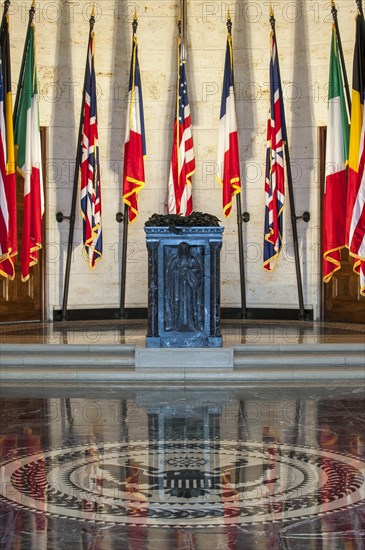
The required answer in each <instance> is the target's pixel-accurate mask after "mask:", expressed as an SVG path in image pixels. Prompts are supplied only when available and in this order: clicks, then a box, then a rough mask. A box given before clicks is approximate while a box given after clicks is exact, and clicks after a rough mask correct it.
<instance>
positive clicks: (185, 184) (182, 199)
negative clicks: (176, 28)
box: [168, 36, 195, 216]
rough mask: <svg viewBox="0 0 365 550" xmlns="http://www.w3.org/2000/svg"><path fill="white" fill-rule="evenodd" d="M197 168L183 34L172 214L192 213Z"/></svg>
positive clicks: (170, 201)
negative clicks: (192, 183)
mask: <svg viewBox="0 0 365 550" xmlns="http://www.w3.org/2000/svg"><path fill="white" fill-rule="evenodd" d="M194 172H195V157H194V149H193V137H192V133H191V118H190V105H189V98H188V88H187V83H186V75H185V63H184V62H182V61H181V38H180V36H179V41H178V77H177V86H176V115H175V122H174V141H173V144H172V155H171V167H170V176H169V185H168V211H169V214H182V215H183V216H188V215H189V214H191V212H192V210H193V197H192V193H191V176H192V174H194Z"/></svg>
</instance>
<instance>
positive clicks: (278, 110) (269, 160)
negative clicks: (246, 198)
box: [264, 33, 286, 271]
mask: <svg viewBox="0 0 365 550" xmlns="http://www.w3.org/2000/svg"><path fill="white" fill-rule="evenodd" d="M285 141H286V126H285V114H284V103H283V93H282V89H281V79H280V69H279V60H278V55H277V47H276V37H275V34H274V33H271V60H270V110H269V118H268V121H267V152H266V175H265V234H264V237H265V238H264V269H266V270H267V271H271V270H273V269H274V267H275V263H276V260H277V258H278V255H279V253H280V250H281V247H282V234H283V209H284V199H285V185H284V154H283V142H285Z"/></svg>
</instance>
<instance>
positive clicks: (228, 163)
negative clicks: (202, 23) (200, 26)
mask: <svg viewBox="0 0 365 550" xmlns="http://www.w3.org/2000/svg"><path fill="white" fill-rule="evenodd" d="M216 178H217V180H218V181H219V183H221V185H222V187H223V212H224V215H225V216H226V217H227V218H228V216H229V215H230V214H231V211H232V197H233V195H236V194H237V193H240V191H241V178H240V161H239V154H238V136H237V120H236V108H235V98H234V78H233V50H232V36H231V33H230V32H229V33H228V36H227V49H226V60H225V66H224V80H223V91H222V103H221V114H220V120H219V140H218V173H217V176H216Z"/></svg>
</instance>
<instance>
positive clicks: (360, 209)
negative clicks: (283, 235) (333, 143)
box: [346, 13, 365, 296]
mask: <svg viewBox="0 0 365 550" xmlns="http://www.w3.org/2000/svg"><path fill="white" fill-rule="evenodd" d="M364 90H365V23H364V18H363V16H362V15H361V14H360V13H358V14H357V17H356V39H355V49H354V63H353V74H352V109H351V126H350V151H349V173H348V190H347V211H346V242H347V245H348V247H349V251H350V255H351V256H353V257H354V271H355V272H356V273H358V274H359V275H360V292H361V294H362V295H363V296H365V237H364V236H365V181H364V177H365V176H364V158H363V157H364V135H365V128H364V116H363V115H364Z"/></svg>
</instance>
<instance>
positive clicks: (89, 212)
mask: <svg viewBox="0 0 365 550" xmlns="http://www.w3.org/2000/svg"><path fill="white" fill-rule="evenodd" d="M93 40H94V35H93V33H91V34H90V40H89V47H88V56H87V62H86V78H85V90H84V93H85V101H84V108H83V132H82V142H81V147H82V159H81V214H82V217H83V238H84V248H85V255H86V258H87V261H88V263H89V266H90V267H91V268H94V267H95V264H96V262H97V261H98V260H99V259H100V258H101V255H102V251H103V239H102V231H101V188H100V166H99V145H98V118H97V105H96V79H95V69H94V48H93Z"/></svg>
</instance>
